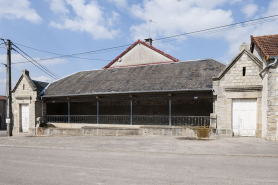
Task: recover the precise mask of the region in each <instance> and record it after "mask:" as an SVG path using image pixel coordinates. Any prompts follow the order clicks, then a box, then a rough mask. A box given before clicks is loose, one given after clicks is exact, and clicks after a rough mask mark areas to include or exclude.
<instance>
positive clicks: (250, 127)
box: [232, 99, 257, 136]
mask: <svg viewBox="0 0 278 185" xmlns="http://www.w3.org/2000/svg"><path fill="white" fill-rule="evenodd" d="M232 123H233V132H234V135H235V136H255V134H256V125H257V99H234V100H233V118H232Z"/></svg>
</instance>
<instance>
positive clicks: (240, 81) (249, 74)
mask: <svg viewBox="0 0 278 185" xmlns="http://www.w3.org/2000/svg"><path fill="white" fill-rule="evenodd" d="M243 67H246V73H245V76H243ZM259 72H260V67H259V66H258V65H257V64H256V63H255V62H253V61H252V60H251V59H250V57H248V56H247V55H246V54H243V55H242V56H241V58H240V59H239V60H238V61H237V62H236V63H235V64H234V65H233V66H232V68H231V69H230V70H229V71H228V72H227V73H226V74H225V76H224V77H223V78H222V79H221V80H220V86H225V87H230V86H238V87H240V86H250V85H262V79H261V78H260V76H259V75H258V73H259Z"/></svg>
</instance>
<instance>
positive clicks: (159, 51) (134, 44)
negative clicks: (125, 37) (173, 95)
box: [103, 39, 179, 68]
mask: <svg viewBox="0 0 278 185" xmlns="http://www.w3.org/2000/svg"><path fill="white" fill-rule="evenodd" d="M139 43H140V44H143V45H145V46H147V47H148V48H151V49H152V50H154V51H156V52H158V53H160V54H162V55H164V56H165V57H167V58H169V59H170V60H172V61H174V62H178V61H179V60H178V59H176V58H174V57H172V56H171V55H168V54H166V53H164V52H163V51H161V50H159V49H157V48H155V47H153V46H151V45H149V44H147V43H146V42H143V41H141V40H140V39H139V40H138V41H136V42H134V43H133V44H132V45H131V46H130V47H128V48H127V49H126V50H125V51H124V52H122V53H121V54H120V55H119V56H117V57H116V58H115V59H114V60H113V61H112V62H110V63H109V64H107V65H106V66H104V67H103V68H109V67H110V66H111V65H113V64H114V63H115V62H116V61H117V60H118V59H119V58H121V57H122V56H124V55H125V54H126V53H127V52H129V51H130V50H131V49H132V48H133V47H134V46H136V45H137V44H139Z"/></svg>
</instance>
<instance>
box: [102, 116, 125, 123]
mask: <svg viewBox="0 0 278 185" xmlns="http://www.w3.org/2000/svg"><path fill="white" fill-rule="evenodd" d="M99 124H125V125H130V116H129V115H128V116H127V115H101V116H99Z"/></svg>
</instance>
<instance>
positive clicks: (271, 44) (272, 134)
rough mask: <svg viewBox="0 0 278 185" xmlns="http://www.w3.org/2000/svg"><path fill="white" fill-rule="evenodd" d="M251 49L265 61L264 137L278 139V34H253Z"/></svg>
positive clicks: (260, 74)
mask: <svg viewBox="0 0 278 185" xmlns="http://www.w3.org/2000/svg"><path fill="white" fill-rule="evenodd" d="M250 50H251V52H252V53H253V54H254V55H255V56H256V57H257V58H259V59H260V60H261V61H262V63H263V69H262V70H261V71H260V72H259V74H258V75H259V76H260V77H261V78H262V84H263V91H262V137H263V138H266V139H267V140H278V68H277V63H278V62H277V59H278V35H265V36H257V37H253V36H251V47H250Z"/></svg>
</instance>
